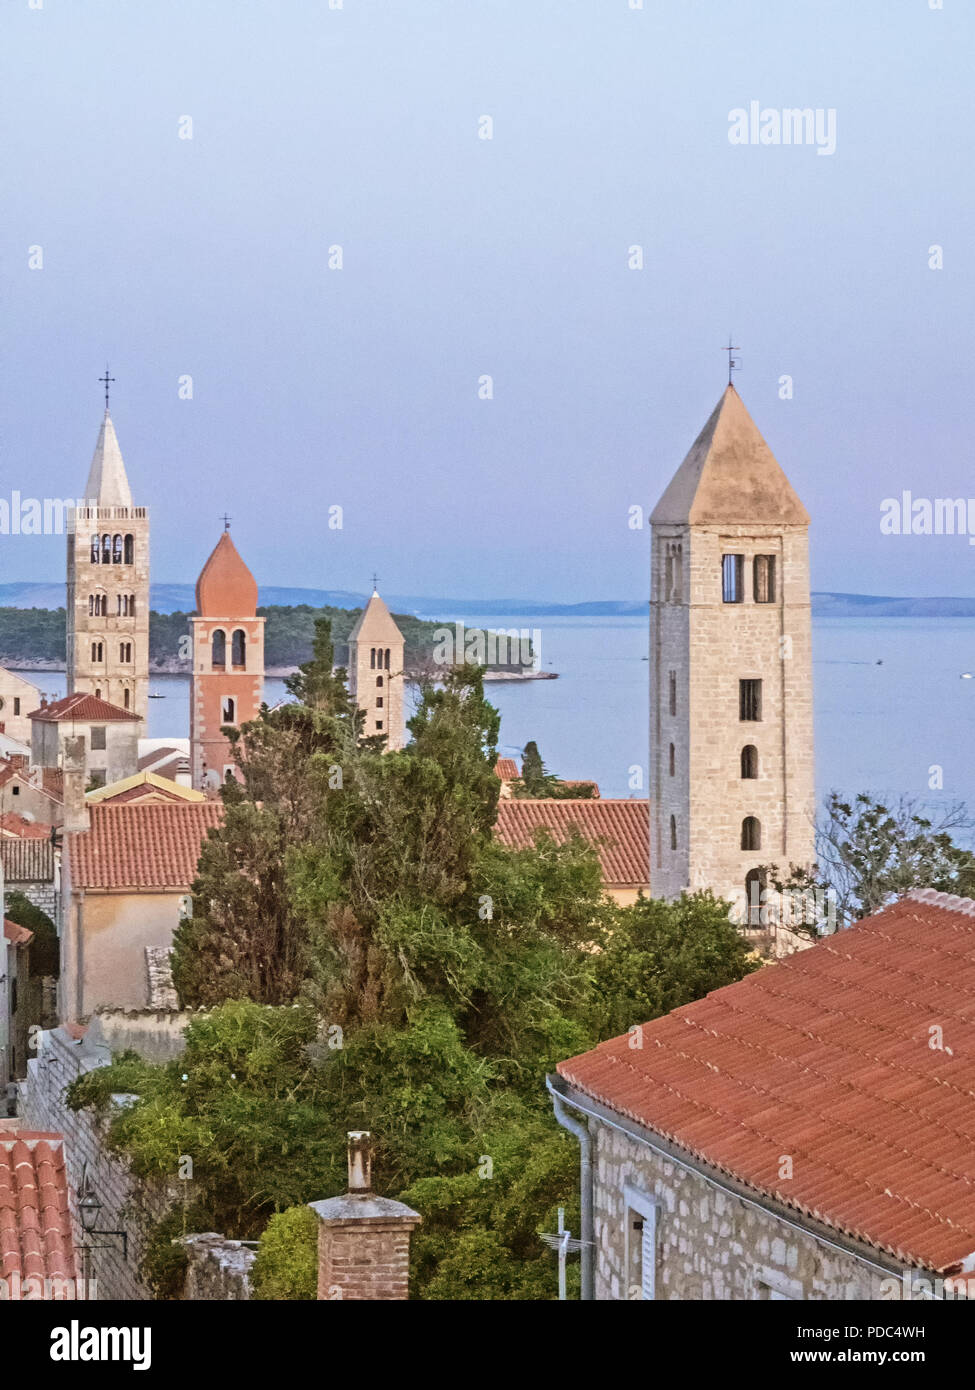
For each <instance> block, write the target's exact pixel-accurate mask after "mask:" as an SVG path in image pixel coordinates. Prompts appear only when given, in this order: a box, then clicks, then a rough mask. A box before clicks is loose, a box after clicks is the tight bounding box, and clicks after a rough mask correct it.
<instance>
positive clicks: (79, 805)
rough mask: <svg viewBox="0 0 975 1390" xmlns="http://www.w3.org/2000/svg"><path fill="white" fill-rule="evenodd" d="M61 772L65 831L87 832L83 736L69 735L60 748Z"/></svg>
mask: <svg viewBox="0 0 975 1390" xmlns="http://www.w3.org/2000/svg"><path fill="white" fill-rule="evenodd" d="M61 771H62V773H63V774H64V825H63V827H62V828H63V829H64V830H65V831H73V830H87V829H88V827H89V825H90V824H91V821H90V819H89V816H88V803H87V801H86V800H85V779H86V776H87V768H86V759H85V736H84V734H69V735H68V736H67V737H66V738H65V740H64V744H63V747H62V759H61Z"/></svg>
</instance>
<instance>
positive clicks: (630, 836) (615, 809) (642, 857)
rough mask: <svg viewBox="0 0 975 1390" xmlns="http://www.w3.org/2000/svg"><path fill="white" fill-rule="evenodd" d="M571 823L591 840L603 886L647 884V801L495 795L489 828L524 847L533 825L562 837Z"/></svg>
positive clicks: (505, 841) (503, 840) (507, 842)
mask: <svg viewBox="0 0 975 1390" xmlns="http://www.w3.org/2000/svg"><path fill="white" fill-rule="evenodd" d="M573 827H575V828H576V829H577V830H578V831H579V834H580V835H582V836H583V838H584V839H586V840H590V841H591V842H592V843H593V844H594V845H595V847H596V850H597V852H598V854H599V862H600V866H601V867H602V871H603V883H604V884H605V885H606V887H607V888H622V887H634V886H636V885H639V884H644V885H647V884H649V881H650V867H649V866H650V803H649V802H648V801H613V800H609V799H607V800H606V801H542V800H538V801H516V800H511V801H500V802H499V803H498V819H497V824H496V825H495V828H494V833H495V835H496V836H497V838H498V839H499V840H500V841H501V843H502V844H503V845H508V846H509V848H511V849H528V848H529V847H530V846H531V845H533V844H534V843H535V832H536V831H538V830H542V829H544V830H548V831H549V833H550V834H551V835H552V838H553V839H555V840H557V841H559V842H562V841H564V840H566V839H567V838H568V837H569V835H570V834H571V832H572V829H573Z"/></svg>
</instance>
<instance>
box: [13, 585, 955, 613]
mask: <svg viewBox="0 0 975 1390" xmlns="http://www.w3.org/2000/svg"><path fill="white" fill-rule="evenodd" d="M150 593H151V602H152V607H153V609H154V611H155V612H157V613H167V614H168V613H190V612H192V611H193V608H194V607H195V604H196V598H195V592H194V587H193V585H192V584H153V585H152V587H151V590H150ZM368 597H369V596H368V594H359V593H354V592H352V591H351V590H348V589H288V588H283V587H280V586H277V587H276V586H274V585H267V586H265V587H262V589H261V603H262V604H263V605H265V606H267V607H275V608H299V607H300V608H304V607H311V608H334V609H338V610H341V611H343V612H348V611H350V610H356V609H360V608H361V607H362V606H363V604H364V603H365V602H366V601H367V599H368ZM383 597H384V598H385V600H386V602H387V603H388V604H389V606H390V607H391V608H395V609H396V611H397V613H399V614H413V615H414V616H422V617H424V618H438V619H440V620H442V621H445V622H453V621H454V620H456V619H464V620H469V619H471V618H477V617H481V616H485V615H487V616H491V617H496V618H502V617H512V618H545V617H551V618H573V617H576V618H600V617H606V618H626V617H641V616H642V615H643V614H645V613H646V611H647V602H646V600H645V599H602V600H601V599H593V600H591V601H589V602H585V603H547V602H543V601H541V600H537V599H528V598H517V599H512V598H484V599H471V598H430V597H428V596H424V595H421V594H384V595H383ZM0 606H6V607H8V608H47V609H57V608H63V607H64V585H63V584H23V583H22V584H0ZM812 611H813V617H816V618H860V617H869V618H973V617H975V597H973V598H894V597H892V596H890V595H881V594H837V593H814V594H813V596H812Z"/></svg>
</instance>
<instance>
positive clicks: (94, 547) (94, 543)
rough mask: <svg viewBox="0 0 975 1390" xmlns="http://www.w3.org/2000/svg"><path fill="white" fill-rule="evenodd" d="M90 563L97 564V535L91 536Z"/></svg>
mask: <svg viewBox="0 0 975 1390" xmlns="http://www.w3.org/2000/svg"><path fill="white" fill-rule="evenodd" d="M91 563H92V564H93V565H97V564H98V537H97V536H92V538H91Z"/></svg>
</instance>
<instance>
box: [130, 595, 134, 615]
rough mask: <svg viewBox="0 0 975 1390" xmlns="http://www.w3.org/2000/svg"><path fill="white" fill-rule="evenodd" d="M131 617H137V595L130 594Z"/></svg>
mask: <svg viewBox="0 0 975 1390" xmlns="http://www.w3.org/2000/svg"><path fill="white" fill-rule="evenodd" d="M129 617H130V618H134V617H135V594H129Z"/></svg>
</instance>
